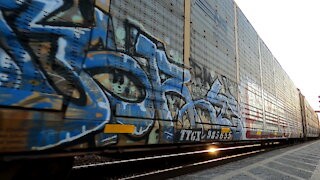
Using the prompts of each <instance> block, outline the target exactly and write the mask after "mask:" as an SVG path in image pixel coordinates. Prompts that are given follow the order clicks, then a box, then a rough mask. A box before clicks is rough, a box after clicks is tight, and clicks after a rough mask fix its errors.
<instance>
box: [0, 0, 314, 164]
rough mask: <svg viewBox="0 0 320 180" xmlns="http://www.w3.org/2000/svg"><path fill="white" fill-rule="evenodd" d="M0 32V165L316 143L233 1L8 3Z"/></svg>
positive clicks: (288, 87) (302, 108) (289, 85)
mask: <svg viewBox="0 0 320 180" xmlns="http://www.w3.org/2000/svg"><path fill="white" fill-rule="evenodd" d="M0 29H1V31H0V93H1V95H0V105H1V109H0V154H1V157H2V160H4V159H8V158H9V157H10V158H16V159H19V158H21V157H23V158H26V157H27V158H34V157H38V156H37V155H39V154H45V155H48V156H47V157H49V156H50V157H53V156H56V155H59V154H60V153H62V152H63V153H64V152H71V153H70V154H69V155H70V156H73V155H75V153H79V152H83V151H84V150H88V151H89V150H90V151H91V150H94V151H95V150H97V149H96V148H99V150H101V149H108V147H127V146H133V145H134V146H137V145H141V146H148V145H154V144H168V145H176V144H181V143H203V142H216V141H219V142H226V141H234V142H241V141H248V140H249V141H250V140H252V141H257V140H259V141H260V140H272V139H290V138H303V137H315V136H318V135H319V123H318V119H317V116H316V114H315V113H314V111H313V110H312V108H311V107H310V105H308V103H307V102H306V101H305V99H304V98H302V95H301V94H300V92H299V91H298V90H297V88H296V87H295V85H294V83H293V82H292V81H291V80H290V78H289V77H288V75H287V74H286V72H285V71H284V70H283V69H282V67H281V65H280V64H279V63H278V61H277V60H276V58H275V57H274V56H273V55H272V53H271V52H270V50H269V49H268V47H267V46H266V45H265V44H264V42H263V41H262V39H261V38H260V37H259V35H258V34H257V32H256V31H255V30H254V28H253V27H252V25H251V24H250V23H249V21H248V20H247V19H246V17H245V16H244V14H243V13H242V11H241V10H240V9H239V7H238V6H237V5H236V3H235V2H234V1H233V0H223V1H220V0H210V1H209V0H194V1H191V0H171V1H169V0H161V1H156V0H139V1H130V0H86V1H84V0H83V1H82V0H28V1H27V0H6V1H1V2H0ZM301 112H302V113H301ZM44 157H46V156H44Z"/></svg>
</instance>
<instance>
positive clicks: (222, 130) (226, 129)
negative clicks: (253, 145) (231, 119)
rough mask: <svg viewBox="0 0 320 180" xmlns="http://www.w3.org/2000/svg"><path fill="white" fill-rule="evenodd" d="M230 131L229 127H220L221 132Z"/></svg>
mask: <svg viewBox="0 0 320 180" xmlns="http://www.w3.org/2000/svg"><path fill="white" fill-rule="evenodd" d="M230 131H231V129H230V128H221V132H222V133H228V132H230Z"/></svg>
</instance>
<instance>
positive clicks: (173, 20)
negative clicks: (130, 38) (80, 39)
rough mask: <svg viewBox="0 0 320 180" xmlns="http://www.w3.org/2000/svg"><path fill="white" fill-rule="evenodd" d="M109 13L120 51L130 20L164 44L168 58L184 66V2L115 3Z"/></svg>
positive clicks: (124, 0)
mask: <svg viewBox="0 0 320 180" xmlns="http://www.w3.org/2000/svg"><path fill="white" fill-rule="evenodd" d="M110 10H111V14H112V17H113V21H114V26H115V36H116V42H117V46H118V47H120V48H121V47H122V48H123V49H124V45H125V39H123V37H124V35H123V33H125V31H124V29H125V28H124V22H125V20H130V21H133V22H136V24H137V25H139V26H141V27H142V28H143V29H144V30H145V31H146V32H148V33H149V34H150V35H152V36H154V37H157V38H159V40H162V41H164V42H165V43H166V45H167V46H166V48H167V52H168V53H169V54H168V55H169V56H171V57H172V58H173V60H175V61H176V62H177V63H180V64H182V63H183V26H184V2H183V0H171V1H168V0H166V1H157V0H135V1H132V0H121V1H119V0H116V1H111V8H110Z"/></svg>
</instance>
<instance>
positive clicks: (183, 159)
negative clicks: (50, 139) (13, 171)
mask: <svg viewBox="0 0 320 180" xmlns="http://www.w3.org/2000/svg"><path fill="white" fill-rule="evenodd" d="M284 146H288V145H280V143H276V144H275V143H273V144H270V145H268V146H265V145H263V146H262V145H261V144H250V145H238V146H229V147H213V148H207V149H203V150H196V151H190V152H182V153H173V154H163V155H155V156H147V157H138V158H130V159H119V160H113V161H108V162H101V163H93V164H86V165H77V166H74V167H73V169H72V171H71V173H70V176H69V179H70V180H73V179H77V180H78V179H79V178H81V179H166V178H171V177H176V176H179V175H183V174H187V173H191V172H196V171H199V170H203V169H207V168H210V167H214V166H218V165H222V164H225V163H227V162H231V161H235V160H239V159H243V158H246V157H248V156H252V155H255V154H259V153H262V152H265V151H270V150H273V149H278V148H282V147H284Z"/></svg>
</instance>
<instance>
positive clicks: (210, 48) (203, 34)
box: [191, 0, 236, 82]
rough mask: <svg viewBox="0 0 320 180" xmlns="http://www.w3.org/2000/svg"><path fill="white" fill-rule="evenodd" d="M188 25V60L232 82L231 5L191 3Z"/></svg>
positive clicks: (217, 1) (204, 0)
mask: <svg viewBox="0 0 320 180" xmlns="http://www.w3.org/2000/svg"><path fill="white" fill-rule="evenodd" d="M191 22H192V23H191V58H192V59H194V60H196V61H197V63H199V64H201V65H203V66H205V67H207V68H208V69H210V71H213V72H216V73H218V74H221V75H224V76H226V77H227V78H229V79H230V80H232V81H234V82H236V61H235V45H234V41H235V39H234V38H235V37H234V11H233V1H232V0H225V1H220V0H210V1H209V0H195V1H192V10H191Z"/></svg>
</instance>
